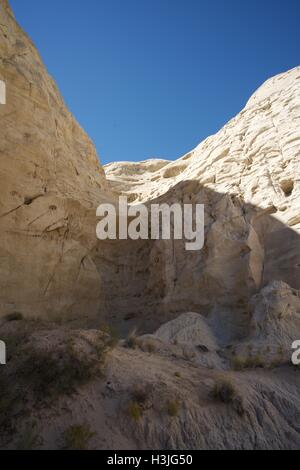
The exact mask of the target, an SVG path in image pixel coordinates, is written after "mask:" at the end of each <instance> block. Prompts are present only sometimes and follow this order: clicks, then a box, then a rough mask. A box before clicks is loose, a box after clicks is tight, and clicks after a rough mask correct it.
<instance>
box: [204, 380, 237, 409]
mask: <svg viewBox="0 0 300 470" xmlns="http://www.w3.org/2000/svg"><path fill="white" fill-rule="evenodd" d="M211 396H212V398H213V399H214V400H216V401H219V402H221V403H225V404H230V405H232V406H233V408H234V409H235V411H236V412H237V413H238V414H239V415H240V416H242V415H243V414H244V412H245V411H244V404H243V399H242V397H241V396H240V394H239V393H238V391H237V389H236V386H235V385H234V384H233V382H231V380H229V379H226V378H222V379H219V380H218V381H217V382H216V383H215V385H214V387H213V389H212V391H211Z"/></svg>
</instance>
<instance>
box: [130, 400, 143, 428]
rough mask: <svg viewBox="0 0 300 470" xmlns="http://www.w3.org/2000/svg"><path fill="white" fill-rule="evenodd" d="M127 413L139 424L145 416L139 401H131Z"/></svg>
mask: <svg viewBox="0 0 300 470" xmlns="http://www.w3.org/2000/svg"><path fill="white" fill-rule="evenodd" d="M127 413H128V415H129V416H130V418H131V419H132V420H133V421H135V422H136V423H137V422H138V421H139V420H140V419H141V417H142V415H143V410H142V407H141V405H140V404H139V403H138V402H137V401H131V402H130V403H129V405H128V408H127Z"/></svg>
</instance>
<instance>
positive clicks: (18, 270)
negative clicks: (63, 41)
mask: <svg viewBox="0 0 300 470" xmlns="http://www.w3.org/2000/svg"><path fill="white" fill-rule="evenodd" d="M0 80H3V81H4V82H5V84H6V91H7V97H6V103H7V104H6V105H0V122H1V125H0V315H5V314H8V313H12V312H14V311H16V310H17V311H20V312H21V313H23V314H24V315H37V316H43V317H47V316H51V317H52V318H54V317H59V318H61V317H62V316H66V317H67V318H72V317H73V316H75V317H76V316H77V315H78V314H80V315H82V316H83V317H84V316H85V315H93V314H96V313H97V312H98V310H99V305H100V301H101V292H100V290H101V289H100V279H99V274H98V272H97V270H96V267H95V265H94V263H93V261H92V259H91V257H90V255H89V252H90V250H91V249H92V247H93V245H94V244H95V243H96V236H95V224H96V220H95V207H97V205H98V204H99V203H100V202H101V201H102V200H103V199H104V198H105V197H106V196H105V194H106V182H105V175H104V172H103V169H102V168H101V166H100V164H99V160H98V157H97V154H96V151H95V148H94V146H93V144H92V142H91V141H90V139H89V138H88V137H87V135H86V134H85V132H84V131H83V130H82V129H81V127H80V126H79V125H78V124H77V122H76V121H75V119H74V118H73V117H72V115H71V114H70V112H69V111H68V110H67V109H66V106H65V104H64V102H63V99H62V97H61V95H60V93H59V91H58V89H57V87H56V85H55V83H54V81H53V80H52V78H51V77H50V76H49V74H48V73H47V71H46V70H45V67H44V66H43V63H42V61H41V58H40V56H39V54H38V52H37V51H36V49H35V47H34V45H33V44H32V42H31V41H30V39H29V38H28V37H27V36H26V34H25V33H24V32H23V31H22V29H21V28H20V27H19V26H18V24H17V23H16V21H15V18H14V16H13V13H12V11H11V10H10V8H9V5H8V2H7V1H6V0H0Z"/></svg>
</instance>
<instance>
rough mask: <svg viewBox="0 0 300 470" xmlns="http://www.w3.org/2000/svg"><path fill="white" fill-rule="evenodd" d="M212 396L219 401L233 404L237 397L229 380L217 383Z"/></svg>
mask: <svg viewBox="0 0 300 470" xmlns="http://www.w3.org/2000/svg"><path fill="white" fill-rule="evenodd" d="M211 395H212V397H213V398H214V399H215V400H217V401H221V402H222V403H231V402H232V401H233V399H234V397H235V396H236V389H235V386H234V384H233V383H232V382H231V381H230V380H229V379H220V380H218V381H217V382H215V384H214V387H213V389H212V392H211Z"/></svg>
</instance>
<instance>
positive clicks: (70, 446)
mask: <svg viewBox="0 0 300 470" xmlns="http://www.w3.org/2000/svg"><path fill="white" fill-rule="evenodd" d="M94 436H95V433H94V432H93V431H91V428H90V426H89V425H88V424H83V425H77V426H71V427H70V428H68V429H66V430H65V432H64V434H63V439H64V446H63V448H64V449H65V450H87V449H88V446H89V443H90V440H91V439H92V438H93V437H94Z"/></svg>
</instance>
